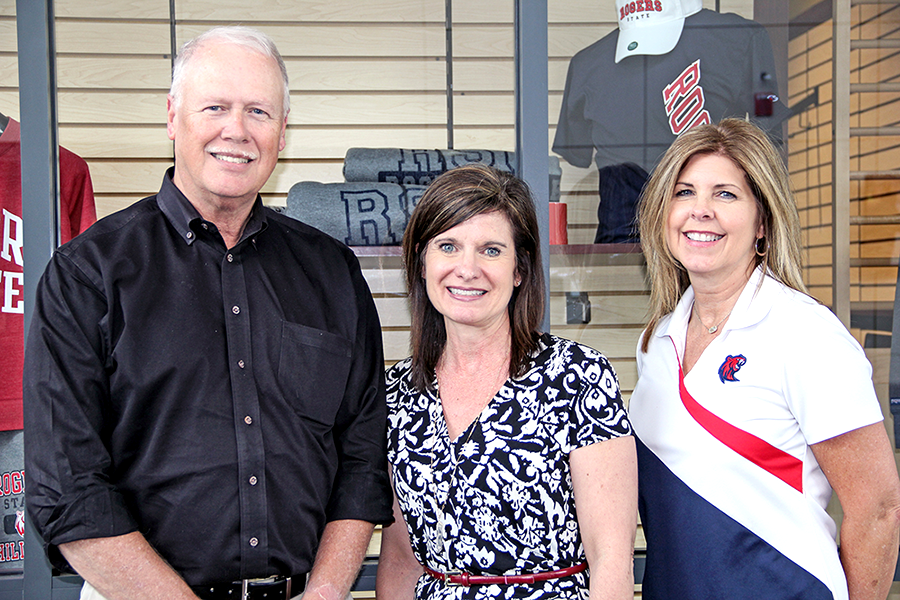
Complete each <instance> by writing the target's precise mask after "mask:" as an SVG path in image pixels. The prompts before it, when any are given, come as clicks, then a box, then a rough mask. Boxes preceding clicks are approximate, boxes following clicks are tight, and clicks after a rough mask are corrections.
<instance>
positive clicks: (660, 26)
mask: <svg viewBox="0 0 900 600" xmlns="http://www.w3.org/2000/svg"><path fill="white" fill-rule="evenodd" d="M702 8H703V0H616V13H617V15H616V16H617V18H618V20H619V42H618V43H617V44H616V62H619V61H620V60H622V59H623V58H625V57H627V56H633V55H636V54H665V53H666V52H669V51H671V50H672V48H674V47H675V45H676V44H677V43H678V38H680V37H681V30H682V28H683V27H684V18H685V17H689V16H691V15H692V14H694V13H696V12H699V11H700V9H702Z"/></svg>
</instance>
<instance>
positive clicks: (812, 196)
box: [788, 3, 900, 341]
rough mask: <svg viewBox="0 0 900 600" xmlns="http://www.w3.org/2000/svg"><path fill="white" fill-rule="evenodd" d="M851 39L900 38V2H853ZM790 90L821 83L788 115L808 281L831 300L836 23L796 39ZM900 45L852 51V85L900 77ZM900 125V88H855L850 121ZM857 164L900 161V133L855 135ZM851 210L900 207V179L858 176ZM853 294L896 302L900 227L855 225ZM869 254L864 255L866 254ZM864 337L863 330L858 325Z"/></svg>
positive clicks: (855, 298) (858, 300)
mask: <svg viewBox="0 0 900 600" xmlns="http://www.w3.org/2000/svg"><path fill="white" fill-rule="evenodd" d="M852 11H853V16H852V23H853V24H854V25H853V28H852V33H851V39H876V38H888V39H890V38H893V39H894V40H896V39H898V38H900V5H898V4H896V3H885V4H882V5H878V4H868V5H858V6H854V7H853V9H852ZM789 53H790V58H789V60H790V63H789V73H790V80H789V86H788V87H789V96H790V99H791V102H797V101H799V100H800V99H802V98H804V97H806V96H807V95H808V94H809V93H812V92H813V91H815V90H818V92H819V104H818V105H817V106H814V107H813V108H811V109H810V110H807V111H805V112H803V113H802V114H800V115H798V116H797V117H794V118H792V119H791V120H790V122H789V136H790V144H789V150H790V155H789V159H788V166H789V168H790V171H791V176H792V181H793V184H794V186H795V190H796V193H797V198H798V206H799V208H800V215H801V220H802V224H803V228H804V234H803V236H804V237H803V245H804V249H805V253H804V263H805V265H806V268H805V273H804V276H805V280H806V282H807V285H809V287H810V291H811V292H812V294H813V295H814V296H816V297H817V298H818V299H819V300H821V301H822V302H824V303H825V304H830V303H831V302H832V291H831V287H830V286H831V280H832V279H831V269H832V239H831V237H832V233H831V225H832V210H831V201H832V200H831V198H832V186H831V182H832V178H833V173H832V170H831V157H832V145H831V141H832V95H831V94H832V92H831V82H832V77H833V76H832V60H831V58H832V22H831V20H828V21H826V22H825V23H822V24H821V25H818V26H817V27H814V28H812V29H810V30H809V31H808V32H806V33H804V34H803V35H800V36H797V37H795V38H794V39H792V40H791V42H790V45H789ZM898 58H900V49H898V48H881V49H878V48H869V49H856V50H853V51H852V52H851V73H849V74H848V77H850V82H851V84H856V83H876V82H897V81H898V80H900V61H898ZM898 124H900V94H898V93H897V92H879V93H875V92H866V93H854V94H852V95H851V125H850V126H851V127H852V128H855V127H879V126H881V127H884V126H894V127H896V126H897V125H898ZM850 155H851V167H850V168H851V169H852V170H854V171H884V170H891V169H896V168H897V165H898V164H900V136H897V135H885V136H865V137H857V138H851V149H850ZM850 193H851V207H850V211H851V215H853V216H885V215H898V214H900V182H898V180H896V179H895V180H882V179H877V178H868V179H863V180H857V181H851V188H850ZM850 235H851V239H850V259H851V271H850V281H851V294H850V300H851V302H852V303H853V304H852V307H853V308H854V309H859V308H869V307H875V308H879V307H881V308H883V309H884V308H885V307H887V308H888V309H889V307H890V305H891V304H892V303H893V300H894V286H895V283H896V280H897V267H896V257H897V256H898V255H900V243H898V238H900V226H898V225H854V226H851V230H850ZM860 259H863V260H860ZM854 333H855V334H856V335H857V336H858V337H860V341H862V335H863V333H864V332H862V331H860V330H855V331H854Z"/></svg>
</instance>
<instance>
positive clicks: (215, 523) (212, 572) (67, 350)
mask: <svg viewBox="0 0 900 600" xmlns="http://www.w3.org/2000/svg"><path fill="white" fill-rule="evenodd" d="M170 176H171V174H170V173H169V174H167V176H166V177H165V178H164V181H163V185H162V188H161V190H160V192H159V194H157V195H156V196H151V197H149V198H145V199H144V200H142V201H140V202H138V203H136V204H134V205H133V206H131V207H129V208H127V209H125V210H123V211H121V212H118V213H116V214H114V215H111V216H109V217H107V218H105V219H103V220H101V221H100V222H98V223H97V224H96V225H95V226H94V227H92V228H91V229H90V230H88V231H87V232H86V233H85V234H83V235H81V236H79V237H77V238H75V240H74V241H73V242H71V243H69V244H67V245H65V246H63V247H61V248H60V249H59V250H58V251H57V252H56V253H55V254H54V256H53V257H52V259H51V261H50V264H49V266H48V267H47V270H46V272H45V274H44V276H43V277H42V278H41V281H40V284H39V287H38V292H37V299H36V302H35V311H34V317H33V319H32V323H31V326H30V331H29V337H28V342H27V348H26V361H25V400H24V404H25V431H26V444H25V445H26V448H25V452H26V472H27V474H28V482H27V485H26V495H27V500H28V509H29V519H30V524H31V525H33V526H35V527H36V528H37V530H38V532H39V533H40V534H41V535H42V536H43V538H44V540H45V542H47V543H48V545H49V550H50V555H51V558H54V559H55V562H57V564H60V563H59V562H58V561H59V560H61V559H60V557H59V555H58V551H56V548H55V547H56V546H57V545H59V544H62V543H65V542H69V541H74V540H78V539H84V538H95V537H109V536H116V535H123V534H126V533H130V532H132V531H140V532H141V533H142V534H143V535H144V536H146V537H147V539H148V540H149V542H150V543H151V544H152V545H153V546H154V547H155V548H156V549H157V551H159V552H160V554H161V555H162V556H163V557H164V558H165V559H166V560H167V561H168V562H169V564H171V565H172V566H173V567H174V568H175V570H176V571H178V572H179V573H181V574H182V576H183V577H184V578H185V579H186V580H187V582H188V584H190V585H200V584H208V583H216V582H225V581H232V580H234V579H238V578H250V577H264V576H268V575H273V574H283V575H292V574H298V573H305V572H307V571H309V570H310V568H311V566H312V561H313V558H314V555H315V551H316V548H317V545H318V541H319V537H320V535H321V533H322V530H323V528H324V526H325V523H326V522H327V521H331V520H337V519H360V520H366V521H371V522H375V523H386V522H390V520H391V492H390V485H389V482H388V478H387V468H386V459H385V428H386V420H385V418H386V417H385V402H384V372H383V369H384V359H383V354H382V346H381V328H380V325H379V322H378V316H377V314H376V312H375V306H374V303H373V301H372V297H371V294H370V293H369V290H368V287H367V285H366V283H365V281H364V279H363V277H362V273H361V272H360V269H359V264H358V262H357V260H356V257H355V256H354V255H353V253H352V252H351V251H350V250H349V249H348V248H347V247H345V246H343V245H341V244H339V243H338V242H336V241H335V240H333V239H332V238H330V237H327V236H326V235H324V234H322V233H321V232H319V231H317V230H315V229H312V228H311V227H308V226H306V225H304V224H302V223H300V222H298V221H294V220H293V219H290V218H288V217H285V216H283V215H279V214H277V213H275V212H274V211H272V210H270V209H268V208H264V207H263V206H262V202H261V201H260V200H259V199H257V201H256V205H255V206H254V208H253V211H252V214H251V217H250V220H249V222H248V223H247V226H246V229H245V232H244V234H243V236H242V239H241V241H240V242H239V243H238V244H237V245H236V246H235V247H234V248H230V249H228V248H226V247H225V244H224V242H223V240H222V237H221V236H220V235H219V233H218V231H217V230H216V227H215V225H214V224H212V223H210V222H208V221H204V220H203V219H202V218H201V217H200V216H199V214H198V213H197V211H196V210H195V209H194V207H193V206H192V205H191V204H190V203H189V202H188V201H187V199H186V198H185V197H184V196H183V195H182V194H181V192H180V191H179V190H178V189H177V188H176V187H175V185H174V184H173V183H172V181H171V179H170Z"/></svg>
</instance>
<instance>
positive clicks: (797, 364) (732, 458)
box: [629, 269, 883, 598]
mask: <svg viewBox="0 0 900 600" xmlns="http://www.w3.org/2000/svg"><path fill="white" fill-rule="evenodd" d="M761 278H762V271H761V270H759V269H757V270H756V271H754V273H753V274H752V276H751V278H750V281H749V282H748V283H747V285H746V287H745V288H744V291H743V292H742V293H741V296H740V297H739V299H738V301H737V304H736V305H735V307H734V309H733V311H732V313H731V316H730V317H729V319H728V321H727V322H726V323H725V324H724V325H723V331H722V333H720V334H719V336H718V337H716V339H714V340H713V341H712V342H711V343H710V345H709V346H708V347H707V348H706V349H705V350H704V352H703V354H702V355H701V357H700V359H699V360H698V361H697V363H696V364H695V365H694V367H693V368H692V369H691V371H690V373H688V374H687V375H686V376H685V377H684V386H685V391H686V392H687V393H688V394H689V396H690V397H692V398H693V399H694V400H696V403H697V405H698V406H699V408H696V409H694V410H695V413H694V414H692V413H691V412H690V411H689V409H688V408H687V407H686V405H685V403H684V402H683V401H682V397H681V395H680V394H679V364H680V357H681V356H683V354H684V343H685V336H686V333H687V324H688V320H689V318H690V314H691V310H692V306H693V301H694V292H693V289H691V288H688V290H686V292H685V294H684V296H683V297H682V299H681V301H680V302H679V304H678V306H677V307H676V309H675V310H674V311H673V312H672V314H670V315H668V316H666V317H665V318H663V319H662V320H660V322H659V325H658V326H657V328H656V331H655V332H654V333H653V335H652V338H651V340H650V345H649V348H648V352H647V353H642V352H640V348H638V354H637V361H638V374H639V380H638V383H637V385H636V387H635V390H634V393H633V394H632V396H631V401H630V405H629V414H630V417H631V420H632V424H633V426H634V430H635V433H636V434H637V437H638V438H639V439H640V441H641V442H642V443H643V444H644V445H646V447H647V448H648V449H649V450H650V451H651V452H652V453H653V454H654V455H655V456H656V457H657V458H658V459H659V460H661V461H662V462H663V463H664V464H665V466H666V467H667V468H668V469H669V470H671V471H672V473H673V474H674V475H675V476H676V477H677V478H678V479H680V480H681V481H682V482H683V483H684V484H685V485H687V486H688V487H689V488H690V489H691V490H693V491H694V492H696V493H697V494H699V495H700V496H701V497H703V498H704V499H705V500H707V501H708V502H710V503H711V504H713V505H714V506H715V507H716V508H718V509H719V510H721V511H722V512H723V513H725V514H726V515H728V516H729V517H731V518H732V519H734V520H735V521H737V522H738V523H740V524H741V525H742V526H744V527H746V528H747V529H749V530H750V531H751V532H753V533H754V534H756V535H758V536H759V537H760V538H761V539H762V540H764V541H765V542H767V543H768V544H770V545H771V546H773V547H774V548H775V549H776V550H778V551H779V552H780V553H781V554H783V555H784V556H785V557H787V558H788V559H789V560H791V561H793V562H794V563H796V564H797V565H799V566H800V567H802V568H803V569H805V570H806V571H808V572H810V573H811V574H812V575H813V576H815V577H816V578H818V579H819V580H820V581H822V582H823V583H824V584H825V585H826V586H827V587H828V588H829V589H830V590H831V591H832V592H833V594H834V597H835V598H846V597H847V585H846V581H845V579H844V574H843V569H842V568H841V564H840V561H839V559H838V555H837V550H836V546H835V542H834V536H835V525H834V522H833V520H832V519H831V518H830V517H829V516H828V514H827V513H826V512H825V507H826V506H827V504H828V501H829V499H830V497H831V487H830V486H829V484H828V481H827V479H826V478H825V475H824V473H822V470H821V469H820V468H819V465H818V463H817V462H816V460H815V457H814V456H813V453H812V450H811V449H810V447H809V446H810V445H812V444H816V443H818V442H821V441H824V440H827V439H830V438H832V437H835V436H838V435H841V434H843V433H846V432H848V431H852V430H854V429H857V428H859V427H863V426H866V425H871V424H873V423H877V422H879V421H881V420H882V419H883V416H882V413H881V407H880V405H879V403H878V399H877V398H876V396H875V390H874V388H873V385H872V369H871V365H870V364H869V362H868V360H867V359H866V357H865V354H864V352H863V350H862V348H861V347H860V346H859V344H858V343H857V342H856V340H855V339H854V338H853V337H852V336H851V335H850V333H849V332H848V331H847V330H846V328H845V327H844V326H843V324H842V323H841V322H840V321H839V320H838V319H837V317H835V316H834V314H833V313H832V312H831V311H830V310H829V309H828V308H826V307H825V306H822V305H820V304H818V303H817V302H816V301H815V300H813V299H812V298H810V297H808V296H806V295H805V294H802V293H799V292H797V291H795V290H792V289H790V288H788V287H786V286H784V285H782V284H780V283H779V282H777V281H775V280H774V279H772V278H770V277H765V278H762V279H763V281H762V285H761V286H760V279H761ZM676 353H677V354H676ZM704 409H705V410H704ZM696 411H701V412H705V411H708V412H709V413H711V415H712V416H711V417H709V418H710V419H712V420H716V418H720V419H721V420H723V421H724V422H725V424H724V427H729V426H731V427H732V431H733V432H736V433H738V434H740V435H741V436H744V437H745V438H748V439H753V440H754V441H755V442H758V444H759V445H762V446H769V447H771V448H770V449H771V450H772V452H774V453H778V454H780V455H781V457H782V458H784V459H786V460H787V461H788V462H791V461H793V462H795V463H796V464H795V466H796V473H797V477H796V481H795V483H794V485H791V482H789V481H787V480H785V479H782V478H779V476H778V475H777V474H776V471H775V470H767V468H766V466H765V460H760V461H758V462H754V461H753V460H749V459H748V457H747V456H742V455H741V454H740V452H738V451H737V450H736V449H735V446H733V445H729V443H728V441H727V440H726V441H723V437H722V436H719V437H716V435H715V434H714V433H711V432H710V427H709V424H708V423H707V426H706V427H704V426H703V425H701V424H700V423H698V421H697V420H696V418H695V417H696V416H697V415H696ZM701 420H702V419H701ZM746 434H750V435H749V436H748V435H746ZM729 436H730V434H729V435H726V436H725V437H729ZM730 437H734V436H730ZM751 454H752V452H751ZM782 462H784V461H782ZM801 469H802V472H801ZM801 477H802V481H801ZM647 483H649V482H647V481H642V486H644V485H645V484H647ZM645 501H646V500H645ZM672 529H673V530H674V533H672V534H671V535H677V528H672ZM648 533H651V535H652V532H648ZM714 534H715V533H714V532H711V535H714ZM667 535H669V534H668V533H667ZM648 543H649V542H648ZM648 551H649V547H648ZM697 551H698V552H702V551H703V550H702V548H697ZM747 559H748V560H752V557H747ZM697 576H702V574H697Z"/></svg>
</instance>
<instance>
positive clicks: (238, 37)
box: [169, 25, 291, 115]
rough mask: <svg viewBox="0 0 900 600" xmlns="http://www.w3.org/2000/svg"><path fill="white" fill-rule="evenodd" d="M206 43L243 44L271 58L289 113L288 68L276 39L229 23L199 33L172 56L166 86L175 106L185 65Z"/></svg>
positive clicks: (285, 112) (182, 84) (284, 106)
mask: <svg viewBox="0 0 900 600" xmlns="http://www.w3.org/2000/svg"><path fill="white" fill-rule="evenodd" d="M208 42H223V43H228V44H236V45H238V46H244V47H245V48H249V49H251V50H254V51H256V52H259V53H260V54H262V55H264V56H267V57H269V58H272V59H274V60H275V62H277V63H278V68H279V69H280V70H281V79H282V80H283V81H284V101H283V102H282V110H283V111H284V115H287V114H288V111H289V110H290V108H291V96H290V88H289V87H288V74H287V67H285V66H284V59H283V58H281V54H280V53H279V52H278V48H277V47H276V46H275V42H273V41H272V38H270V37H269V36H268V35H266V34H265V33H263V32H261V31H259V30H256V29H253V28H252V27H245V26H243V25H231V26H228V27H214V28H212V29H210V30H208V31H206V32H204V33H201V34H200V35H198V36H197V37H195V38H194V39H192V40H189V41H187V42H185V44H184V45H183V46H182V47H181V50H179V52H178V56H177V57H176V58H175V64H174V65H173V67H172V87H171V88H169V94H170V95H171V96H172V100H173V102H174V104H175V106H178V102H179V101H180V99H181V90H182V89H183V88H184V76H185V71H187V66H188V64H189V63H190V61H191V57H192V56H193V55H194V53H195V51H196V50H197V48H200V47H201V46H203V45H204V44H206V43H208Z"/></svg>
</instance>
